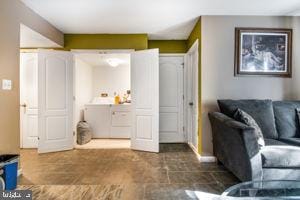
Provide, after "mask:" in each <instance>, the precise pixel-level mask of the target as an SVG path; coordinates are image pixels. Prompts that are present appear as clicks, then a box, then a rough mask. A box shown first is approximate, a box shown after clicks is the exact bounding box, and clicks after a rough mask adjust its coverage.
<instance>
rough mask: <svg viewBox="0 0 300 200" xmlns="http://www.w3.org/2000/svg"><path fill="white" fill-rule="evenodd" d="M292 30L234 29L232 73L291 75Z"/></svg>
mask: <svg viewBox="0 0 300 200" xmlns="http://www.w3.org/2000/svg"><path fill="white" fill-rule="evenodd" d="M292 33H293V30H292V29H277V28H241V27H237V28H235V59H234V60H235V65H234V66H235V67H234V76H270V77H286V78H290V77H292Z"/></svg>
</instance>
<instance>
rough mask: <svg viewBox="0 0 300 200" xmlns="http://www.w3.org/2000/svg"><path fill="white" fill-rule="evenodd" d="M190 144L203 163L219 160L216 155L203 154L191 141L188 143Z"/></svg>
mask: <svg viewBox="0 0 300 200" xmlns="http://www.w3.org/2000/svg"><path fill="white" fill-rule="evenodd" d="M188 145H189V146H190V147H191V149H192V150H193V151H194V153H195V154H196V156H197V159H198V160H199V162H201V163H213V162H217V158H216V157H215V156H201V155H200V154H199V153H198V151H197V149H196V148H195V147H194V146H193V145H192V144H190V143H188Z"/></svg>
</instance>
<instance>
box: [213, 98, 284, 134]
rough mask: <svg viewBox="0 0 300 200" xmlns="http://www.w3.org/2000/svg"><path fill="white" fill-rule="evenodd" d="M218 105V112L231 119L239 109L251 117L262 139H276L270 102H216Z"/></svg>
mask: <svg viewBox="0 0 300 200" xmlns="http://www.w3.org/2000/svg"><path fill="white" fill-rule="evenodd" d="M218 104H219V108H220V111H221V112H222V113H223V114H225V115H227V116H229V117H231V118H233V115H234V113H235V111H236V110H237V109H238V108H240V109H241V110H243V111H245V112H246V113H248V114H249V115H251V117H253V119H254V120H255V121H256V122H257V124H258V126H259V127H260V129H261V131H262V133H263V135H264V138H270V139H276V138H278V135H277V132H276V128H275V118H274V113H273V106H272V101H271V100H218Z"/></svg>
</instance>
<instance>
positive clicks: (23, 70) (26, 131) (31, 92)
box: [20, 53, 38, 148]
mask: <svg viewBox="0 0 300 200" xmlns="http://www.w3.org/2000/svg"><path fill="white" fill-rule="evenodd" d="M20 56H21V57H20V103H21V105H20V106H21V108H20V122H21V123H20V125H21V126H20V132H21V148H37V146H38V68H37V66H38V64H37V61H38V60H37V53H21V55H20Z"/></svg>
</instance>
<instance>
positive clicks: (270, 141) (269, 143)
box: [264, 138, 289, 146]
mask: <svg viewBox="0 0 300 200" xmlns="http://www.w3.org/2000/svg"><path fill="white" fill-rule="evenodd" d="M264 140H265V146H274V145H284V146H287V145H289V144H288V143H286V142H284V141H280V140H275V139H266V138H265V139H264Z"/></svg>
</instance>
